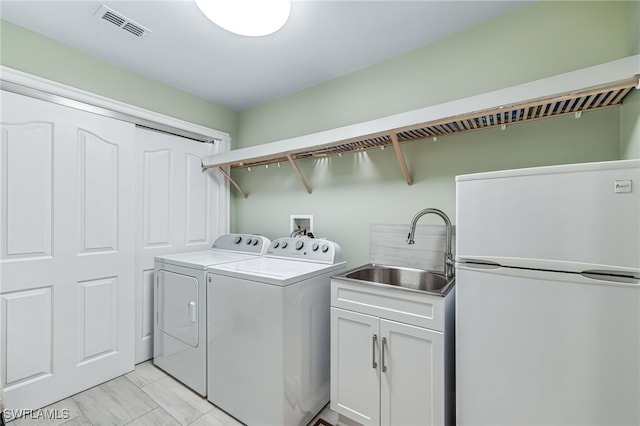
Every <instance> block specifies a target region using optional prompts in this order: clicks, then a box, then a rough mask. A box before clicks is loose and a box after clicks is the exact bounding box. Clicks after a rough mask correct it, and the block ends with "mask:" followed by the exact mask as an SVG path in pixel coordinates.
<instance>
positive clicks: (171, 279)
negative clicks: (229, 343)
mask: <svg viewBox="0 0 640 426" xmlns="http://www.w3.org/2000/svg"><path fill="white" fill-rule="evenodd" d="M198 285H199V283H198V280H197V279H196V278H195V277H192V276H189V275H183V274H177V273H175V272H170V271H165V270H160V271H158V295H157V297H158V326H159V328H160V332H162V333H165V334H168V335H169V336H172V337H174V338H176V339H178V340H180V341H181V342H184V343H186V344H187V345H189V346H193V347H194V348H195V347H197V346H198Z"/></svg>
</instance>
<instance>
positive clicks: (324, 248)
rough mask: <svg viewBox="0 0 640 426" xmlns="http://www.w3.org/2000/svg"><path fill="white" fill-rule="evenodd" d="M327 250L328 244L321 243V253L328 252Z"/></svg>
mask: <svg viewBox="0 0 640 426" xmlns="http://www.w3.org/2000/svg"><path fill="white" fill-rule="evenodd" d="M328 251H329V246H328V245H327V244H323V245H322V252H323V253H326V252H328Z"/></svg>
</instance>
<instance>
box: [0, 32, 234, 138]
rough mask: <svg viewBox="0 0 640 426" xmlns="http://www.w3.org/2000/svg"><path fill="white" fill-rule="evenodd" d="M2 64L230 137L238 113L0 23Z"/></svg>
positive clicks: (34, 34) (32, 33)
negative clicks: (211, 129) (224, 133)
mask: <svg viewBox="0 0 640 426" xmlns="http://www.w3.org/2000/svg"><path fill="white" fill-rule="evenodd" d="M0 52H1V53H0V64H2V65H4V66H7V67H11V68H14V69H17V70H20V71H24V72H27V73H29V74H33V75H37V76H39V77H43V78H46V79H49V80H53V81H56V82H59V83H62V84H66V85H68V86H72V87H76V88H79V89H82V90H86V91H88V92H92V93H97V94H99V95H102V96H105V97H108V98H111V99H115V100H118V101H121V102H125V103H128V104H131V105H135V106H138V107H141V108H145V109H148V110H151V111H155V112H158V113H161V114H165V115H168V116H171V117H176V118H179V119H182V120H185V121H189V122H192V123H195V124H200V125H201V126H205V127H209V128H213V129H216V130H220V131H223V132H227V133H229V134H232V135H233V134H235V132H236V125H237V124H236V119H237V114H236V112H234V111H232V110H229V109H227V108H224V107H221V106H218V105H215V104H212V103H211V102H207V101H205V100H204V99H201V98H199V97H197V96H193V95H191V94H188V93H185V92H182V91H180V90H177V89H175V88H173V87H171V86H168V85H166V84H163V83H160V82H158V81H155V80H152V79H149V78H146V77H143V76H141V75H139V74H136V73H134V72H131V71H128V70H126V69H124V68H121V67H118V66H116V65H113V64H110V63H108V62H106V61H103V60H101V59H98V58H96V57H94V56H91V55H88V54H86V53H84V52H82V51H80V50H78V49H74V48H72V47H69V46H67V45H65V44H62V43H59V42H57V41H55V40H52V39H50V38H47V37H44V36H42V35H40V34H37V33H35V32H33V31H29V30H27V29H25V28H22V27H20V26H17V25H15V24H12V23H11V22H8V21H4V20H0Z"/></svg>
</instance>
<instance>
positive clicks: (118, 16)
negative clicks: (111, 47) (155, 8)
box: [94, 5, 151, 37]
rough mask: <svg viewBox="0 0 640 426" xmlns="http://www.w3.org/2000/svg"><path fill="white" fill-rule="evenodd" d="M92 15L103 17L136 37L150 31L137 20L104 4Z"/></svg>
mask: <svg viewBox="0 0 640 426" xmlns="http://www.w3.org/2000/svg"><path fill="white" fill-rule="evenodd" d="M94 16H96V17H98V18H100V19H104V20H105V21H107V22H110V23H112V24H114V25H115V26H117V27H119V28H120V29H123V30H125V31H127V32H128V33H130V34H133V35H134V36H136V37H144V36H145V35H147V33H150V32H151V30H149V29H148V28H145V27H144V26H142V25H140V24H138V23H137V22H134V21H133V20H131V19H129V18H127V17H126V16H124V15H123V14H122V13H119V12H116V11H115V10H113V9H111V8H109V7H107V6H105V5H102V6H100V9H98V11H97V12H96V13H95V14H94Z"/></svg>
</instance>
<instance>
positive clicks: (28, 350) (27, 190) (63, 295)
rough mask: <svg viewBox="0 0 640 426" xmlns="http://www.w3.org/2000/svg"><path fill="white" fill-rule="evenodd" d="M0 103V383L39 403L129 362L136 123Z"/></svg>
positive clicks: (26, 402)
mask: <svg viewBox="0 0 640 426" xmlns="http://www.w3.org/2000/svg"><path fill="white" fill-rule="evenodd" d="M1 102H2V116H1V121H2V125H1V134H2V139H1V149H0V189H1V201H0V204H1V206H0V232H1V233H0V372H1V376H2V377H1V383H2V386H3V387H4V390H5V399H6V404H7V407H8V408H12V409H27V408H39V407H42V406H45V405H47V404H50V403H52V402H54V401H57V400H60V399H62V398H65V397H68V396H70V395H72V394H74V393H76V392H78V391H80V390H83V389H86V388H88V387H90V386H93V385H95V384H98V383H101V382H103V381H106V380H109V379H111V378H113V377H116V376H119V375H121V374H123V373H126V372H127V371H130V370H132V369H133V366H134V339H133V324H134V303H133V301H134V274H133V272H134V239H133V231H134V188H133V181H134V172H133V169H134V163H133V159H134V155H133V154H134V138H135V126H134V125H133V124H129V123H125V122H122V121H119V120H115V119H111V118H107V117H103V116H98V115H95V114H91V113H88V112H83V111H79V110H76V109H72V108H68V107H64V106H61V105H56V104H52V103H49V102H45V101H41V100H36V99H32V98H29V97H25V96H22V95H17V94H14V93H8V92H4V91H3V92H2V99H1Z"/></svg>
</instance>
